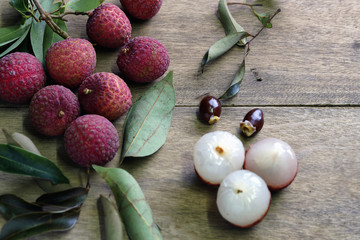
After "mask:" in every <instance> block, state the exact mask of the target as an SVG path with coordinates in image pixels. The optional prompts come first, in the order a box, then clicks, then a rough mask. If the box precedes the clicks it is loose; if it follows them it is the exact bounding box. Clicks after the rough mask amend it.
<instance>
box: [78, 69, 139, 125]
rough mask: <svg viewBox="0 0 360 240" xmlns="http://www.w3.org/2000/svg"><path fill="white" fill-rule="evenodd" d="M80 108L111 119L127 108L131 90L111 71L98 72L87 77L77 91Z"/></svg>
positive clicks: (129, 102)
mask: <svg viewBox="0 0 360 240" xmlns="http://www.w3.org/2000/svg"><path fill="white" fill-rule="evenodd" d="M78 96H79V101H80V105H81V109H82V110H84V111H85V112H86V113H94V114H98V115H101V116H104V117H106V118H107V119H109V120H110V121H113V120H115V119H117V118H119V117H120V116H121V115H123V114H124V113H125V112H127V110H129V108H130V106H131V104H132V102H131V98H132V95H131V92H130V89H129V87H128V86H127V84H126V83H125V82H124V80H122V79H121V78H120V77H119V76H117V75H115V74H113V73H107V72H99V73H94V74H92V75H90V76H89V77H87V78H86V79H85V80H84V82H83V83H82V84H81V85H80V88H79V91H78Z"/></svg>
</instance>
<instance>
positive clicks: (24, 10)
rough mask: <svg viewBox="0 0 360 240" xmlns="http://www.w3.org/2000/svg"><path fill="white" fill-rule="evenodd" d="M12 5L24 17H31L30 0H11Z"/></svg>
mask: <svg viewBox="0 0 360 240" xmlns="http://www.w3.org/2000/svg"><path fill="white" fill-rule="evenodd" d="M10 5H11V6H12V7H13V8H15V9H16V10H17V11H18V12H19V13H20V14H21V15H22V16H23V17H25V18H28V17H30V15H29V14H30V10H29V1H28V0H10Z"/></svg>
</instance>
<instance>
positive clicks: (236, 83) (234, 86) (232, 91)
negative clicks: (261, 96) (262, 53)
mask: <svg viewBox="0 0 360 240" xmlns="http://www.w3.org/2000/svg"><path fill="white" fill-rule="evenodd" d="M244 75H245V58H244V60H243V61H242V63H241V65H240V67H239V70H238V71H237V72H236V74H235V77H234V79H233V81H232V82H231V84H230V86H229V87H228V89H227V90H226V91H225V93H224V94H223V95H221V97H220V98H219V99H223V100H226V99H229V98H232V97H234V96H235V95H236V94H237V93H238V92H239V91H240V84H241V82H242V80H243V78H244Z"/></svg>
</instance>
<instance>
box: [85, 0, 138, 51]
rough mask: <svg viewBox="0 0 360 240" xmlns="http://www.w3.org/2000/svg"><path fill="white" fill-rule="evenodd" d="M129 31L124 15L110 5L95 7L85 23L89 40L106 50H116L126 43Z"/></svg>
mask: <svg viewBox="0 0 360 240" xmlns="http://www.w3.org/2000/svg"><path fill="white" fill-rule="evenodd" d="M131 30H132V28H131V24H130V21H129V19H128V18H127V16H126V15H125V13H124V12H123V11H122V10H121V9H120V8H119V7H118V6H116V5H114V4H111V3H106V4H101V5H100V6H99V7H97V8H96V9H95V10H94V11H93V12H92V13H91V14H90V17H89V19H88V21H87V23H86V33H87V35H88V37H89V38H90V40H91V41H93V42H94V43H96V44H99V45H100V46H103V47H107V48H118V47H121V46H123V45H124V44H126V43H128V42H129V40H130V37H131Z"/></svg>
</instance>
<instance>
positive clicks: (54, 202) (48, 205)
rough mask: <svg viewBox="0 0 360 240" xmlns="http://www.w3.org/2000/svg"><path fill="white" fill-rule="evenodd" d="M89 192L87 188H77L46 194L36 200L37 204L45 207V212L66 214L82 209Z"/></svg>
mask: <svg viewBox="0 0 360 240" xmlns="http://www.w3.org/2000/svg"><path fill="white" fill-rule="evenodd" d="M88 192H89V189H87V188H83V187H76V188H71V189H67V190H64V191H60V192H54V193H46V194H43V195H41V196H40V197H39V198H38V199H36V203H37V204H39V205H41V206H43V211H48V212H64V211H68V210H70V209H73V208H77V207H80V206H81V205H82V204H83V203H84V201H85V199H86V197H87V195H88Z"/></svg>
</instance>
